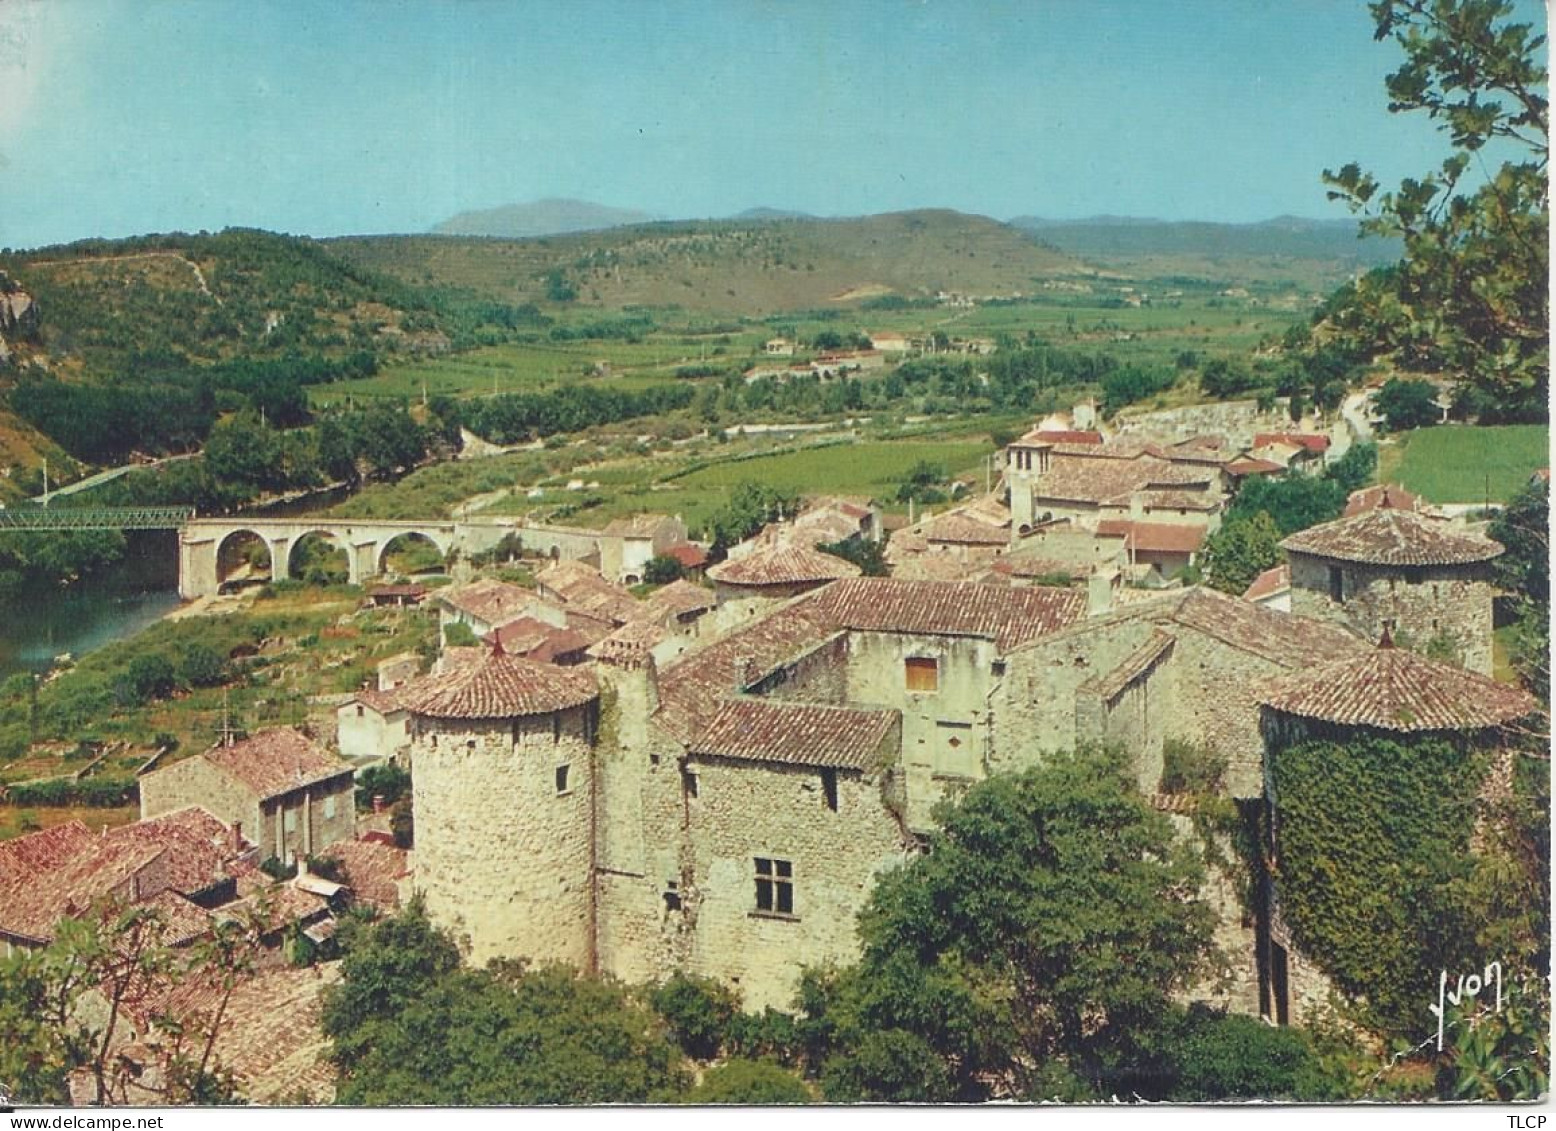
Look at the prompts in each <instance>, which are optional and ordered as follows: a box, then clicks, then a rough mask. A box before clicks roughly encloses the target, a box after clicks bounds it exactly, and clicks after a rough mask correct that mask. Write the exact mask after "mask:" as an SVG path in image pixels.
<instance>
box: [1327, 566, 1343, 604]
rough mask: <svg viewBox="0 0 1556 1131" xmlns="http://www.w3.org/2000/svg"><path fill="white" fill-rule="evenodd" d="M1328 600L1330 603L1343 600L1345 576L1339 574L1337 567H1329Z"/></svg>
mask: <svg viewBox="0 0 1556 1131" xmlns="http://www.w3.org/2000/svg"><path fill="white" fill-rule="evenodd" d="M1329 599H1330V600H1331V601H1343V600H1345V575H1344V574H1343V573H1341V572H1340V567H1339V566H1330V567H1329Z"/></svg>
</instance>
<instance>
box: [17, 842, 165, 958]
mask: <svg viewBox="0 0 1556 1131" xmlns="http://www.w3.org/2000/svg"><path fill="white" fill-rule="evenodd" d="M165 851H166V850H165V849H163V848H161V847H158V846H157V845H151V844H143V843H138V842H135V841H128V840H122V839H118V838H115V839H113V840H110V839H109V838H108V837H106V836H100V837H93V838H92V839H91V841H90V842H89V843H87V844H86V845H84V846H83V847H82V848H80V849H79V850H78V851H76V852H74V853H72V854H71V855H70V856H68V857H66V858H64V859H62V860H60V861H59V862H58V863H57V864H56V865H55V866H54V867H53V868H51V869H50V870H48V871H47V872H41V873H38V872H29V873H22V874H16V873H12V874H11V875H9V876H6V877H3V878H0V932H5V933H6V934H11V935H16V936H19V937H21V938H25V939H30V940H33V941H35V942H39V943H46V942H48V941H49V940H50V939H52V938H53V936H54V927H55V924H57V923H58V922H59V921H60V920H61V919H68V918H71V917H73V916H76V915H80V914H82V913H83V912H85V911H86V910H88V909H89V908H90V907H91V906H92V904H93V903H94V902H95V901H97V900H99V899H104V898H107V897H108V896H114V897H116V898H120V899H125V900H130V899H133V898H134V897H135V896H136V895H137V894H138V893H137V892H136V891H135V890H134V887H135V884H134V881H135V877H136V875H137V874H138V873H140V872H142V871H143V870H145V869H146V868H147V866H148V865H150V864H151V863H153V862H154V861H155V860H156V859H157V858H158V857H160V856H161V855H162V854H163V852H165ZM155 894H156V893H155V892H146V893H145V898H148V899H149V898H150V897H151V896H152V895H155Z"/></svg>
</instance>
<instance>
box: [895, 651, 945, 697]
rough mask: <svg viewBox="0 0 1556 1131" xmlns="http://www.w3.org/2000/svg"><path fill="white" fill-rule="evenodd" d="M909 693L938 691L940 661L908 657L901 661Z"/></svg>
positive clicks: (931, 658)
mask: <svg viewBox="0 0 1556 1131" xmlns="http://www.w3.org/2000/svg"><path fill="white" fill-rule="evenodd" d="M903 674H904V676H905V678H906V681H907V688H908V690H909V691H939V690H940V661H939V660H937V659H935V658H934V657H933V656H909V657H908V658H907V659H906V660H904V661H903Z"/></svg>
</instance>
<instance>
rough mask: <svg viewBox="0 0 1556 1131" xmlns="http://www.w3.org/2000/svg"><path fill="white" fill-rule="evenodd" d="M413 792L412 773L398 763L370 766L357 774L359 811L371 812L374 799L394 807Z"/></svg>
mask: <svg viewBox="0 0 1556 1131" xmlns="http://www.w3.org/2000/svg"><path fill="white" fill-rule="evenodd" d="M410 791H411V772H410V771H409V770H407V769H406V768H405V767H404V766H401V765H400V764H399V763H397V762H384V763H382V764H380V765H377V766H369V767H367V769H365V770H363V771H361V772H360V773H359V774H357V793H356V799H357V811H358V812H361V813H366V812H369V811H370V810H371V809H372V808H373V799H374V798H381V799H382V800H383V803H384V804H385V805H393V804H394V803H395V802H396V801H398V800H400V798H402V797H404V796H405V795H406V794H408V793H410Z"/></svg>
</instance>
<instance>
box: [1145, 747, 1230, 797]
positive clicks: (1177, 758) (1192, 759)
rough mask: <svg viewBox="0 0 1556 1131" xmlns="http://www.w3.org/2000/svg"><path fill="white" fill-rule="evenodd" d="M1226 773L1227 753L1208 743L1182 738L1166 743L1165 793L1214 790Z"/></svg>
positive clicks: (1162, 785) (1163, 760) (1162, 784)
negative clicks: (1203, 743) (1198, 742)
mask: <svg viewBox="0 0 1556 1131" xmlns="http://www.w3.org/2000/svg"><path fill="white" fill-rule="evenodd" d="M1225 773H1226V755H1224V754H1221V753H1219V752H1217V751H1215V750H1212V749H1211V748H1210V747H1208V746H1200V745H1197V744H1196V743H1193V742H1185V741H1184V740H1182V739H1178V738H1169V739H1168V740H1167V741H1166V742H1165V743H1164V744H1163V745H1162V782H1161V787H1162V792H1163V793H1201V794H1203V793H1214V792H1215V791H1216V789H1218V788H1219V787H1220V785H1221V778H1222V776H1223V775H1225Z"/></svg>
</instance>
